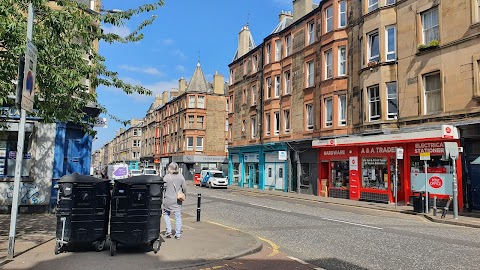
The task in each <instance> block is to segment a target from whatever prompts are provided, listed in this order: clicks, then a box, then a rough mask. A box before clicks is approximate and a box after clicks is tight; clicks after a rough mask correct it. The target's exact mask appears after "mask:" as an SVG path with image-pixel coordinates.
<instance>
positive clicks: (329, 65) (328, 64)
mask: <svg viewBox="0 0 480 270" xmlns="http://www.w3.org/2000/svg"><path fill="white" fill-rule="evenodd" d="M332 54H333V50H332V49H328V50H326V51H325V52H324V53H323V57H324V59H325V80H328V79H331V78H333V55H332ZM329 72H330V74H329Z"/></svg>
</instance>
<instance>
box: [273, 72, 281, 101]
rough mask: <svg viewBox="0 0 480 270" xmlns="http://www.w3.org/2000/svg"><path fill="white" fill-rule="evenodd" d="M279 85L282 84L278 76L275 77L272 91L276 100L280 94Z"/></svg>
mask: <svg viewBox="0 0 480 270" xmlns="http://www.w3.org/2000/svg"><path fill="white" fill-rule="evenodd" d="M281 83H282V79H281V76H280V75H275V90H274V91H273V93H274V95H273V97H274V98H278V97H280V94H281V87H280V86H281Z"/></svg>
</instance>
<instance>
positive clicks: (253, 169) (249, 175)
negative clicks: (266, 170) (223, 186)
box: [245, 163, 258, 188]
mask: <svg viewBox="0 0 480 270" xmlns="http://www.w3.org/2000/svg"><path fill="white" fill-rule="evenodd" d="M257 166H258V165H257V163H247V166H246V169H247V170H246V172H245V182H246V183H248V187H250V188H258V174H257Z"/></svg>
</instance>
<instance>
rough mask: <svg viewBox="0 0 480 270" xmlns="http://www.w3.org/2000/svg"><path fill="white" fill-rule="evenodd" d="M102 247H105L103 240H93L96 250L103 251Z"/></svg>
mask: <svg viewBox="0 0 480 270" xmlns="http://www.w3.org/2000/svg"><path fill="white" fill-rule="evenodd" d="M103 248H105V240H101V241H97V242H95V250H96V251H97V252H100V251H103Z"/></svg>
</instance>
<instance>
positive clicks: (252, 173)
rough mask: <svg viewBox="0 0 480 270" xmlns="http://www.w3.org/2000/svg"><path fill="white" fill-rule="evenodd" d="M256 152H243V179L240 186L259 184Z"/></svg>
mask: <svg viewBox="0 0 480 270" xmlns="http://www.w3.org/2000/svg"><path fill="white" fill-rule="evenodd" d="M259 156H260V154H258V153H244V154H243V168H244V170H243V177H242V179H243V181H242V183H241V185H240V186H244V187H245V186H246V187H249V188H259V185H260V166H259Z"/></svg>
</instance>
